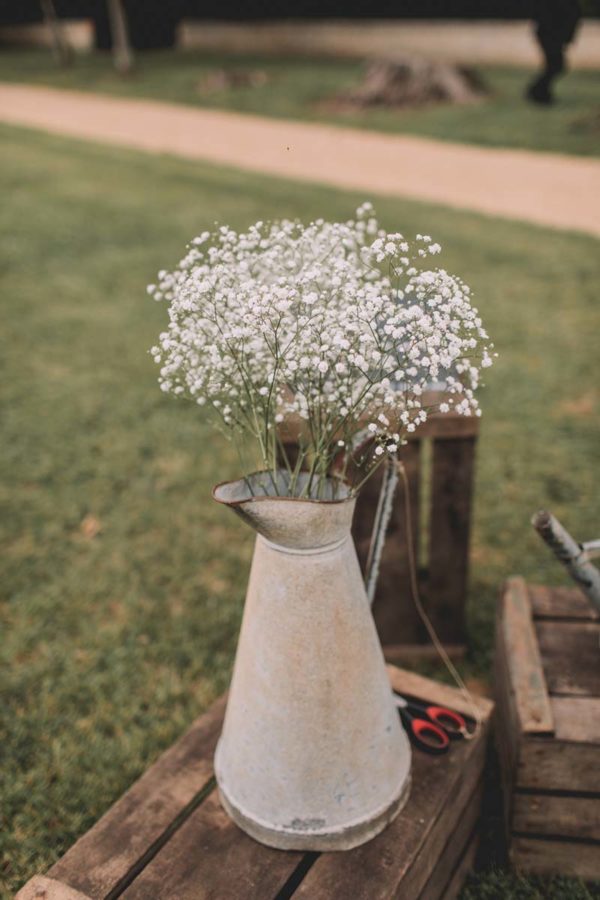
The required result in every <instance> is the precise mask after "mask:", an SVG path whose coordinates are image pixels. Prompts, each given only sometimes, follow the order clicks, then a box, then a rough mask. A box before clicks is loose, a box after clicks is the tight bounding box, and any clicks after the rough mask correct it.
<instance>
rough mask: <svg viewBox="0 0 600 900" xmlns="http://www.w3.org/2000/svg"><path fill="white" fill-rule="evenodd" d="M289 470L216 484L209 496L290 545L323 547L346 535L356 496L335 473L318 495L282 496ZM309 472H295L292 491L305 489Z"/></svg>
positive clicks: (280, 542) (273, 540)
mask: <svg viewBox="0 0 600 900" xmlns="http://www.w3.org/2000/svg"><path fill="white" fill-rule="evenodd" d="M289 477H290V476H289V473H288V472H286V471H284V470H278V472H277V473H275V474H274V473H272V472H256V473H254V474H252V475H248V476H247V477H246V478H240V479H238V480H237V481H228V482H224V483H223V484H218V485H217V486H216V487H215V488H214V490H213V497H214V499H215V500H216V501H217V502H218V503H223V504H225V505H226V506H229V507H231V509H232V510H233V511H234V512H235V513H236V514H237V515H238V516H240V518H242V519H243V520H244V521H245V522H246V523H247V524H248V525H250V526H251V527H252V528H253V529H254V530H255V531H256V532H257V533H258V534H260V535H261V536H262V537H263V538H265V539H266V540H268V541H270V542H271V543H273V544H277V545H279V546H281V547H285V548H287V549H289V550H291V551H293V550H296V551H303V550H306V551H310V550H322V549H323V548H324V547H327V546H329V545H330V544H336V543H339V542H341V541H342V540H344V539H346V538H349V535H350V528H351V525H352V516H353V514H354V506H355V503H356V498H355V497H354V496H353V495H352V493H351V489H350V486H349V485H348V484H346V483H345V482H343V481H341V480H340V479H334V478H330V479H327V482H326V483H325V487H324V489H323V490H322V493H323V494H324V496H323V497H320V498H316V497H311V496H306V497H302V496H298V497H290V496H286V494H285V492H286V491H287V490H288V487H289ZM307 479H308V473H304V472H302V473H301V474H300V476H299V478H298V484H297V493H299V494H301V493H303V492H306V493H308V490H307Z"/></svg>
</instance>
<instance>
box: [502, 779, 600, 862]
mask: <svg viewBox="0 0 600 900" xmlns="http://www.w3.org/2000/svg"><path fill="white" fill-rule="evenodd" d="M598 788H599V791H600V784H598ZM512 828H513V831H515V832H518V833H520V834H522V835H528V834H546V835H552V836H554V837H564V838H585V839H587V840H595V841H598V842H600V792H599V793H598V796H597V797H565V796H564V794H561V795H560V796H552V795H551V794H522V793H519V792H517V793H516V794H515V798H514V806H513V819H512ZM598 855H599V856H600V843H599V844H598Z"/></svg>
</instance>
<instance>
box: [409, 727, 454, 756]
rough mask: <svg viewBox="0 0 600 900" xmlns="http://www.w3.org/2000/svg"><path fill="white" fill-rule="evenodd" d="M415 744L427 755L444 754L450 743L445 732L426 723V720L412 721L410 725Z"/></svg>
mask: <svg viewBox="0 0 600 900" xmlns="http://www.w3.org/2000/svg"><path fill="white" fill-rule="evenodd" d="M410 727H411V731H412V734H413V737H414V739H415V742H416V744H417V745H418V746H419V747H420V748H421V749H422V750H425V751H426V752H427V753H445V752H446V751H447V749H448V745H449V744H450V741H449V739H448V735H447V734H446V732H445V731H444V730H443V729H441V728H438V726H437V725H434V724H433V722H428V721H427V719H413V720H412V722H411V723H410Z"/></svg>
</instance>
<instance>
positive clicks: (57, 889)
mask: <svg viewBox="0 0 600 900" xmlns="http://www.w3.org/2000/svg"><path fill="white" fill-rule="evenodd" d="M15 900H89V897H88V896H87V895H86V894H82V893H80V891H76V890H74V889H73V888H70V887H69V886H68V885H66V884H62V883H61V882H60V881H55V880H54V879H53V878H46V877H45V876H44V875H35V876H34V877H33V878H31V879H30V880H29V881H28V882H27V884H26V885H24V887H22V888H21V890H20V891H19V893H18V894H16V895H15Z"/></svg>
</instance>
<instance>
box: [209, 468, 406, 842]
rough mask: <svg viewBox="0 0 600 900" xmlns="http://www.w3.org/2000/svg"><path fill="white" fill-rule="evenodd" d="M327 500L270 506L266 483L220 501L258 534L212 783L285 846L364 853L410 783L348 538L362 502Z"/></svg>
mask: <svg viewBox="0 0 600 900" xmlns="http://www.w3.org/2000/svg"><path fill="white" fill-rule="evenodd" d="M277 478H278V479H283V480H285V475H284V474H283V473H279V474H278V475H277ZM265 485H266V486H265ZM279 486H280V487H281V486H282V484H281V483H280V485H279ZM257 494H259V495H260V496H257ZM336 494H337V498H336V499H333V497H334V495H336ZM328 495H329V499H323V500H315V499H295V498H290V497H285V496H273V495H272V493H271V492H270V488H269V484H268V481H265V479H264V477H263V478H261V474H260V473H259V474H258V475H254V476H250V477H249V478H247V479H241V480H240V481H235V482H229V483H227V484H222V485H219V486H217V487H216V488H215V490H214V497H215V499H216V500H218V501H219V502H220V503H224V504H226V505H228V506H230V507H231V508H232V509H233V510H234V511H235V512H236V513H237V514H238V515H240V516H241V517H242V518H243V519H244V520H245V521H246V522H247V523H248V524H249V525H251V526H252V527H253V528H254V529H255V530H256V532H257V533H258V534H257V538H256V546H255V550H254V558H253V562H252V570H251V573H250V581H249V585H248V592H247V596H246V606H245V610H244V617H243V622H242V629H241V633H240V638H239V644H238V649H237V655H236V661H235V667H234V673H233V679H232V683H231V689H230V693H229V701H228V705H227V712H226V716H225V723H224V726H223V732H222V735H221V738H220V741H219V744H218V747H217V751H216V756H215V773H216V778H217V783H218V786H219V793H220V797H221V801H222V804H223V806H224V807H225V809H226V810H227V812H228V813H229V815H230V816H231V818H232V819H233V820H234V821H235V822H236V823H237V824H238V825H239V826H240V828H242V829H243V830H244V831H245V832H247V833H248V834H249V835H251V836H252V837H253V838H255V839H256V840H258V841H261V842H262V843H264V844H268V845H269V846H272V847H279V848H282V849H295V850H317V851H322V850H346V849H350V848H351V847H355V846H357V845H359V844H362V843H364V842H365V841H367V840H369V839H370V838H372V837H374V836H375V835H376V834H378V833H379V832H380V831H382V829H383V828H384V827H385V826H386V825H387V824H388V822H390V821H391V820H392V819H393V818H394V817H395V816H396V815H397V813H398V812H399V811H400V809H401V808H402V806H403V804H404V802H405V801H406V798H407V795H408V790H409V785H410V746H409V743H408V740H407V737H406V735H405V733H404V731H403V730H402V728H401V725H400V722H399V719H398V714H397V711H396V710H395V708H394V706H393V703H392V696H391V690H390V686H389V682H388V678H387V675H386V671H385V664H384V660H383V654H382V651H381V647H380V644H379V640H378V637H377V633H376V630H375V625H374V623H373V619H372V616H371V611H370V608H369V604H368V601H367V597H366V594H365V590H364V586H363V580H362V576H361V572H360V568H359V564H358V560H357V558H356V552H355V549H354V544H353V542H352V538H351V535H350V526H351V523H352V515H353V512H354V502H355V501H354V498H353V497H350V496H349V492H348V489H347V488H346V487H345V486H344V485H340V484H339V483H338V484H337V485H336V484H335V483H333V482H332V483H331V484H330V485H329V490H328Z"/></svg>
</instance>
